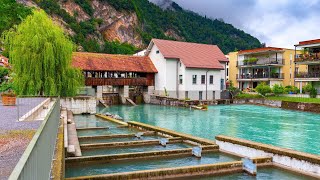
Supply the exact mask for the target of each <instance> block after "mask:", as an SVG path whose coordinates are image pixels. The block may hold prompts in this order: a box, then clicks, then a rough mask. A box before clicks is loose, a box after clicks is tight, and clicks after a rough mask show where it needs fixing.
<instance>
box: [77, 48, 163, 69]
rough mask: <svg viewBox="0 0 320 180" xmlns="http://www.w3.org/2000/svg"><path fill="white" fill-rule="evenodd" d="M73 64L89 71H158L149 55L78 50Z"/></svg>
mask: <svg viewBox="0 0 320 180" xmlns="http://www.w3.org/2000/svg"><path fill="white" fill-rule="evenodd" d="M72 65H73V66H74V67H77V68H80V69H82V70H88V71H90V70H92V71H119V72H145V73H156V72H158V71H157V69H156V68H155V66H154V65H153V63H152V61H151V60H150V58H149V57H141V56H127V55H114V54H98V53H82V52H81V53H80V52H76V53H73V54H72Z"/></svg>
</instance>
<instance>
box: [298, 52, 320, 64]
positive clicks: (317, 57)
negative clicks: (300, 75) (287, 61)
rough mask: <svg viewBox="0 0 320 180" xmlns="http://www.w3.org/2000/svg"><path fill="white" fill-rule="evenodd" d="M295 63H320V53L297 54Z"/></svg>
mask: <svg viewBox="0 0 320 180" xmlns="http://www.w3.org/2000/svg"><path fill="white" fill-rule="evenodd" d="M295 62H296V63H299V64H304V63H305V64H313V63H320V53H309V54H299V55H297V57H296V59H295Z"/></svg>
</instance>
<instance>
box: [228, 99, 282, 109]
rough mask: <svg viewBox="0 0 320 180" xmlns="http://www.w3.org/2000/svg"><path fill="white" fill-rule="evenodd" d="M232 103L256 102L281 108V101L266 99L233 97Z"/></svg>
mask: <svg viewBox="0 0 320 180" xmlns="http://www.w3.org/2000/svg"><path fill="white" fill-rule="evenodd" d="M233 104H258V105H266V106H271V107H279V108H281V104H282V102H281V101H274V100H268V99H234V100H233Z"/></svg>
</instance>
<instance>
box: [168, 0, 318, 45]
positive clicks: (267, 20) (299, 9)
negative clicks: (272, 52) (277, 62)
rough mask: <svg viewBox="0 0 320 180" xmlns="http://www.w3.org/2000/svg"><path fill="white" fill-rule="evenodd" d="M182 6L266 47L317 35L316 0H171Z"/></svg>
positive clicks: (316, 36)
mask: <svg viewBox="0 0 320 180" xmlns="http://www.w3.org/2000/svg"><path fill="white" fill-rule="evenodd" d="M174 1H175V2H176V3H177V4H179V5H180V6H181V7H183V8H184V9H189V10H192V11H194V12H197V13H199V14H201V15H207V17H212V18H217V19H218V18H222V19H223V20H224V21H225V22H227V23H230V24H232V25H234V26H235V27H237V28H239V29H242V30H244V31H245V32H247V33H249V34H251V35H253V36H255V37H257V38H258V39H259V40H260V41H261V42H265V43H266V44H267V46H277V47H284V48H294V46H293V45H294V44H297V43H298V42H299V41H303V40H310V39H319V38H320V0H174Z"/></svg>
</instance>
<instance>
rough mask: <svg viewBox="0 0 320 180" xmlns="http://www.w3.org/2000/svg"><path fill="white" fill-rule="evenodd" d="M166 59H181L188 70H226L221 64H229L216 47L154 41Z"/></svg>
mask: <svg viewBox="0 0 320 180" xmlns="http://www.w3.org/2000/svg"><path fill="white" fill-rule="evenodd" d="M152 43H154V44H156V46H157V47H158V48H159V51H160V52H161V53H162V55H163V56H164V57H165V58H173V59H180V60H181V61H182V63H183V64H184V65H185V66H186V67H187V68H202V69H224V67H223V66H222V65H221V63H220V62H228V59H227V58H226V57H225V55H224V54H223V52H222V51H221V50H220V49H219V47H218V46H216V45H208V44H197V43H188V42H179V41H169V40H162V39H152Z"/></svg>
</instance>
